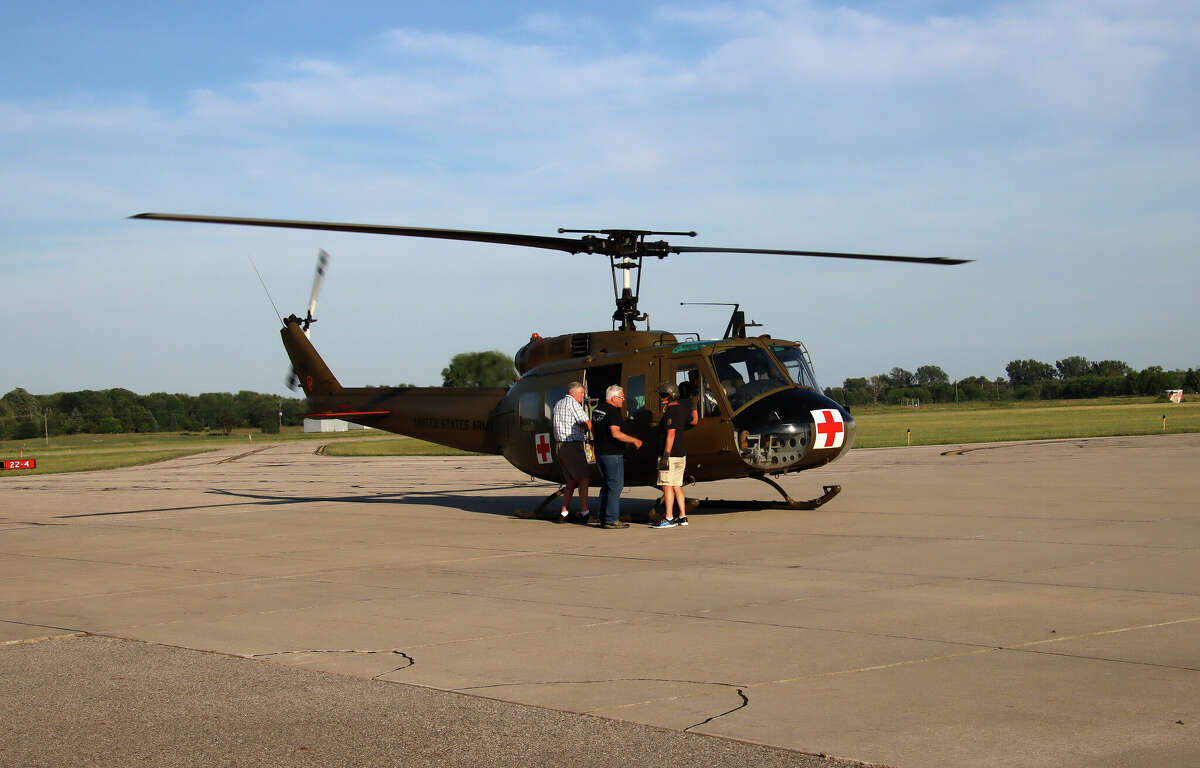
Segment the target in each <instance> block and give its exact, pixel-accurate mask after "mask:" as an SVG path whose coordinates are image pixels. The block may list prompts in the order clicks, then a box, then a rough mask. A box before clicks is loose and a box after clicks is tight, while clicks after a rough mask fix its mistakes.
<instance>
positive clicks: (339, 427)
mask: <svg viewBox="0 0 1200 768" xmlns="http://www.w3.org/2000/svg"><path fill="white" fill-rule="evenodd" d="M353 429H374V427H364V426H363V425H362V424H351V423H350V422H348V421H342V420H341V419H305V420H304V431H305V432H348V431H350V430H353Z"/></svg>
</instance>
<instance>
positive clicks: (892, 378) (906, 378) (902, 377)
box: [884, 366, 917, 387]
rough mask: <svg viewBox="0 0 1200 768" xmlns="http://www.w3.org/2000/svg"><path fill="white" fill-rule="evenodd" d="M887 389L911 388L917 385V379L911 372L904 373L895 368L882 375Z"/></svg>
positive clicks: (904, 371)
mask: <svg viewBox="0 0 1200 768" xmlns="http://www.w3.org/2000/svg"><path fill="white" fill-rule="evenodd" d="M884 378H886V379H887V383H888V386H889V387H912V386H915V385H916V383H917V377H916V376H915V375H914V374H913V372H912V371H906V370H904V369H903V368H901V367H899V366H897V367H895V368H893V369H892V370H890V371H888V372H887V373H886V374H884Z"/></svg>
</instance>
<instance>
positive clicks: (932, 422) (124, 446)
mask: <svg viewBox="0 0 1200 768" xmlns="http://www.w3.org/2000/svg"><path fill="white" fill-rule="evenodd" d="M1164 416H1165V417H1166V428H1165V429H1164V425H1163V417H1164ZM854 419H855V421H856V422H857V423H858V437H857V440H856V442H855V447H858V448H883V447H888V446H900V445H906V444H911V445H947V444H956V443H984V442H1001V441H1006V440H1049V439H1055V438H1068V437H1102V436H1110V435H1150V434H1159V433H1162V432H1164V431H1165V432H1168V433H1180V432H1200V401H1189V402H1185V403H1181V404H1175V403H1159V402H1154V400H1153V398H1147V397H1143V398H1104V399H1096V400H1050V401H1036V402H1029V403H1026V402H1020V403H1000V404H995V403H964V404H962V405H954V404H938V405H927V406H922V407H920V408H905V407H902V406H877V407H871V406H862V407H858V408H855V409H854ZM293 440H306V441H311V442H314V443H316V442H320V443H326V444H327V445H328V447H327V448H326V449H325V454H326V455H328V456H464V455H470V454H468V453H466V452H465V451H460V450H458V449H455V448H446V447H444V446H440V445H436V444H434V443H427V442H425V441H424V440H416V439H413V438H408V437H392V436H382V437H381V436H373V437H367V436H365V435H364V433H362V432H357V431H356V432H320V433H305V432H304V431H302V430H301V429H300V428H299V427H287V428H285V429H284V431H283V432H282V433H280V434H278V435H264V434H262V433H261V432H258V431H257V430H236V431H234V432H233V434H231V435H228V436H226V435H209V434H188V433H153V434H129V435H71V436H67V437H52V438H50V440H49V443H48V444H47V442H46V441H45V440H42V439H37V440H23V441H13V440H9V441H0V459H16V458H22V457H31V458H35V459H37V462H38V467H37V469H36V470H33V471H21V472H11V471H9V472H0V481H3V479H4V478H9V477H20V476H23V475H31V474H47V473H53V472H80V471H84V470H95V469H111V468H113V467H124V466H132V465H135V464H147V463H150V462H154V461H162V460H164V459H171V458H177V457H179V456H187V455H190V454H195V453H201V452H204V451H209V450H214V449H217V448H227V447H231V446H250V447H258V446H262V445H270V444H272V443H280V442H287V441H293Z"/></svg>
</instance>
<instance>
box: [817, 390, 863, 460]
mask: <svg viewBox="0 0 1200 768" xmlns="http://www.w3.org/2000/svg"><path fill="white" fill-rule="evenodd" d="M811 415H812V430H813V449H814V450H819V451H830V450H832V451H836V452H837V453H836V454H834V457H835V458H836V457H839V456H841V455H842V454H844V453H845V452H846V451H849V450H850V446H852V445H854V437H855V434H856V432H857V430H858V427H857V425H856V424H855V423H854V417H853V416H851V415H850V412H849V411H845V410H842V409H841V408H839V407H838V406H837V405H836V404H832V403H831V404H830V406H829V407H825V408H817V409H815V410H813V411H811Z"/></svg>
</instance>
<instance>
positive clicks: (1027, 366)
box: [1004, 360, 1058, 387]
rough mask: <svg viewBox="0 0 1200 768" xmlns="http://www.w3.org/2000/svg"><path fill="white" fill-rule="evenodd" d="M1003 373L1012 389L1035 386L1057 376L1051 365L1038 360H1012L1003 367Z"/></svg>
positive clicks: (1056, 371)
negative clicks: (1006, 375)
mask: <svg viewBox="0 0 1200 768" xmlns="http://www.w3.org/2000/svg"><path fill="white" fill-rule="evenodd" d="M1004 372H1005V373H1007V374H1008V380H1009V381H1011V382H1012V383H1013V386H1014V387H1016V386H1018V385H1033V384H1037V383H1038V382H1040V381H1045V380H1046V379H1053V378H1054V377H1055V376H1056V375H1057V374H1058V370H1057V369H1056V368H1055V367H1054V366H1053V365H1050V363H1043V362H1041V361H1039V360H1013V361H1012V362H1010V363H1009V364H1008V365H1006V366H1005V367H1004Z"/></svg>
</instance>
